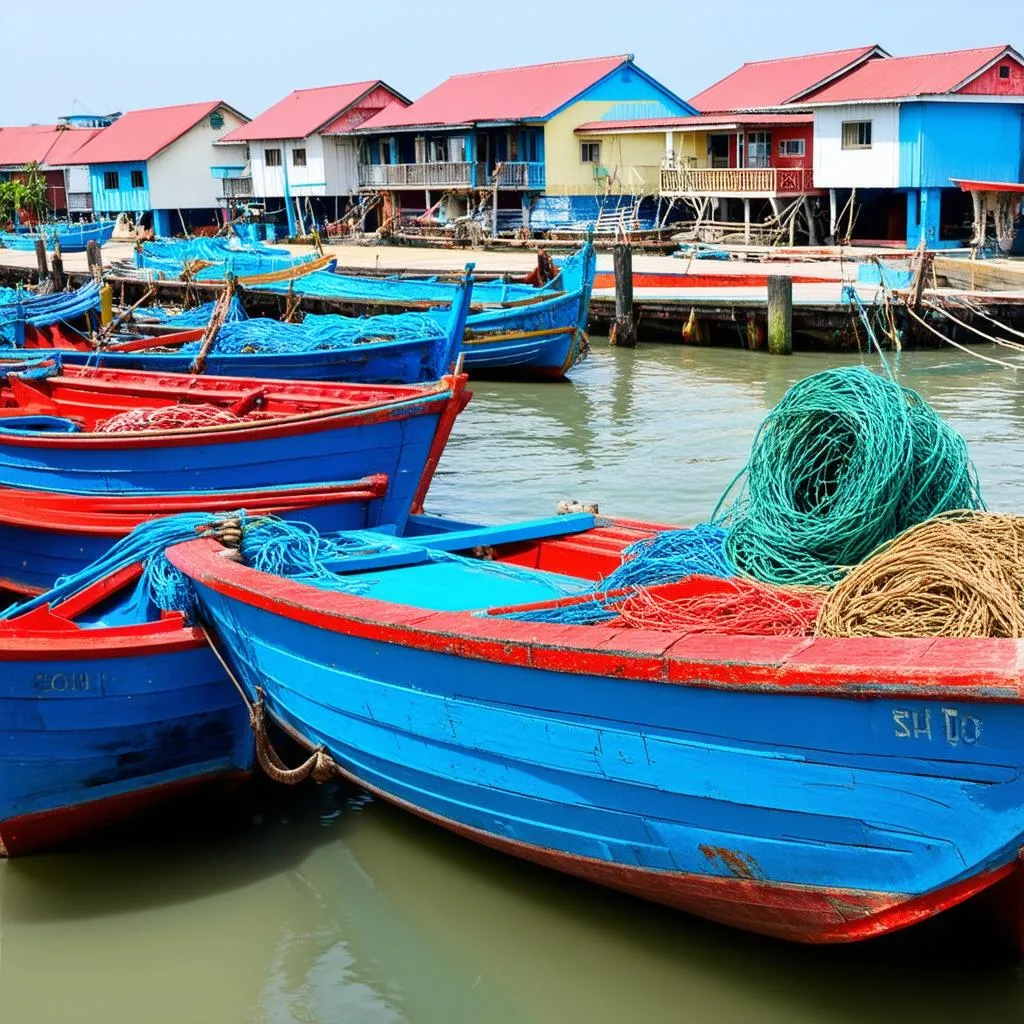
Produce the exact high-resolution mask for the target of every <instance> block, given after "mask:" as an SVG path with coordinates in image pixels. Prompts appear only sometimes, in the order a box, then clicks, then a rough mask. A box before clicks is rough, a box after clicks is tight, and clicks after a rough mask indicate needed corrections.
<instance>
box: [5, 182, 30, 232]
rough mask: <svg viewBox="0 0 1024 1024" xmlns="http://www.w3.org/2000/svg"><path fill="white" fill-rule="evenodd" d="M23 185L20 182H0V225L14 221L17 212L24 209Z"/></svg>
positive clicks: (24, 195) (24, 194)
mask: <svg viewBox="0 0 1024 1024" xmlns="http://www.w3.org/2000/svg"><path fill="white" fill-rule="evenodd" d="M25 203H26V193H25V184H24V182H21V181H0V223H2V224H7V223H8V222H9V221H12V220H14V215H15V214H16V213H17V212H18V210H23V209H25V208H26V207H25Z"/></svg>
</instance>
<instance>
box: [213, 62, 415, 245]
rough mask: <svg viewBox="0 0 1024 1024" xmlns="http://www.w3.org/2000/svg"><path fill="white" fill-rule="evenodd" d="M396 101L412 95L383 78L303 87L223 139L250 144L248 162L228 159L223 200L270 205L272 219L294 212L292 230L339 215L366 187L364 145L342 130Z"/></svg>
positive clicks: (406, 102) (268, 213) (222, 142)
mask: <svg viewBox="0 0 1024 1024" xmlns="http://www.w3.org/2000/svg"><path fill="white" fill-rule="evenodd" d="M393 103H398V104H401V105H402V106H408V105H409V100H408V99H406V98H405V97H404V96H402V95H401V94H400V93H398V92H396V91H395V90H394V89H392V88H391V87H390V86H389V85H387V84H386V83H384V82H381V81H372V82H351V83H348V84H346V85H327V86H323V87H321V88H318V89H296V90H295V91H294V92H292V93H289V94H288V95H287V96H286V97H285V98H284V99H283V100H281V101H280V102H279V103H275V104H274V105H273V106H272V107H270V108H269V109H267V110H265V111H263V113H262V114H260V115H259V116H258V117H255V118H254V119H253V120H252V121H249V122H248V123H247V124H245V125H242V126H241V127H239V128H236V129H235V130H234V131H231V132H228V133H227V134H226V135H224V136H223V137H222V138H221V140H220V143H219V145H224V146H231V147H237V146H238V144H240V143H244V144H245V145H246V146H248V159H247V160H243V161H242V162H241V164H236V165H235V166H227V165H226V162H224V161H222V162H221V164H222V167H221V169H222V171H223V173H222V174H221V175H220V176H221V177H222V179H223V186H222V187H223V197H222V198H223V200H224V201H225V203H226V204H228V205H230V204H232V203H237V202H238V201H240V200H241V201H253V200H255V201H256V202H259V203H262V204H263V205H264V207H265V215H266V216H267V218H268V219H273V217H275V216H280V215H282V214H283V215H284V217H286V218H287V221H288V232H289V234H292V235H294V234H295V233H296V230H297V229H298V230H300V231H305V228H306V225H305V218H306V214H307V213H312V215H313V217H314V218H315V219H316V220H328V219H333V220H337V219H338V217H339V215H340V214H341V213H343V212H344V207H345V206H346V205H347V204H348V203H349V201H350V200H351V199H352V197H354V196H356V195H357V194H358V192H359V177H358V160H357V143H356V141H355V140H354V139H352V138H351V137H349V136H347V135H342V134H338V133H340V132H342V131H345V130H348V129H350V128H353V127H355V126H357V125H359V124H362V123H363V121H366V120H367V119H369V118H371V117H373V116H374V115H375V114H378V113H379V112H380V111H381V110H383V109H384V108H385V107H388V106H390V105H391V104H393ZM274 200H280V203H279V204H278V203H275V202H274ZM278 207H279V208H278Z"/></svg>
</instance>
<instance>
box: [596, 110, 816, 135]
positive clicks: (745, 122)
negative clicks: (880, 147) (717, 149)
mask: <svg viewBox="0 0 1024 1024" xmlns="http://www.w3.org/2000/svg"><path fill="white" fill-rule="evenodd" d="M813 123H814V115H813V114H701V115H699V116H698V117H651V118H634V119H632V120H628V121H587V122H586V123H585V124H581V125H580V126H579V127H578V128H577V129H576V131H577V132H584V133H588V134H597V133H600V132H615V131H638V130H643V129H644V128H650V129H652V130H658V131H669V130H675V131H697V130H699V129H708V128H715V127H720V128H726V127H738V128H748V127H753V126H758V125H785V124H813Z"/></svg>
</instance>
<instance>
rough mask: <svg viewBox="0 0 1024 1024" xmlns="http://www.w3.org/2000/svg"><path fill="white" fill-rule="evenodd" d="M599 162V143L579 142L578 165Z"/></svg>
mask: <svg viewBox="0 0 1024 1024" xmlns="http://www.w3.org/2000/svg"><path fill="white" fill-rule="evenodd" d="M600 162H601V143H600V142H581V143H580V163H581V164H599V163H600Z"/></svg>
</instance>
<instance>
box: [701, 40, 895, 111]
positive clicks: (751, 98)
mask: <svg viewBox="0 0 1024 1024" xmlns="http://www.w3.org/2000/svg"><path fill="white" fill-rule="evenodd" d="M874 54H880V55H884V54H885V51H884V50H882V49H881V47H879V46H875V45H872V46H861V47H858V48H856V49H852V50H832V51H830V52H828V53H808V54H805V55H804V56H802V57H783V58H780V59H778V60H757V61H750V62H748V63H747V64H744V65H743V66H742V67H741V68H739V69H738V70H736V71H734V72H733V73H732V74H731V75H726V77H725V78H723V79H721V80H720V81H718V82H715V84H714V85H711V86H709V87H708V88H707V89H705V90H704V91H703V92H700V93H697V95H696V96H694V97H693V98H692V99H691V100H690V103H691V104H692V105H693V106H695V107H696V108H697V109H698V110H700V111H708V112H713V111H728V110H757V109H764V108H766V107H779V106H782V104H784V103H788V102H790V101H792V100H794V99H796V98H798V97H799V96H802V95H803V94H804V93H806V92H808V91H809V90H811V89H813V88H815V87H817V86H820V85H822V84H823V83H824V82H826V81H828V80H829V79H830V78H833V77H834V76H835V75H838V74H841V73H842V72H843V71H845V70H847V69H849V68H851V67H854V66H855V65H857V64H858V63H860V62H862V61H864V60H867V58H868V57H870V56H872V55H874Z"/></svg>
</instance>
